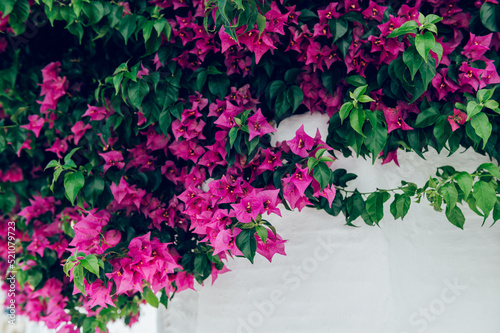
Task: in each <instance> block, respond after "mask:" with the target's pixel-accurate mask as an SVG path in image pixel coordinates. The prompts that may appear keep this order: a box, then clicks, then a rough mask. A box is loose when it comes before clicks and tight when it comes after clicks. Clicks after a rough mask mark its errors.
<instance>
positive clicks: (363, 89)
mask: <svg viewBox="0 0 500 333" xmlns="http://www.w3.org/2000/svg"><path fill="white" fill-rule="evenodd" d="M367 87H368V86H366V85H365V86H360V87H357V88H356V89H354V92H353V94H354V99H358V98H359V96H361V95H364V94H365V92H366V88H367Z"/></svg>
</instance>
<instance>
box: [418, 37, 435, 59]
mask: <svg viewBox="0 0 500 333" xmlns="http://www.w3.org/2000/svg"><path fill="white" fill-rule="evenodd" d="M435 43H436V40H435V39H434V35H433V34H432V32H430V31H426V32H425V33H424V34H423V35H417V36H416V37H415V47H416V49H417V51H418V54H420V56H421V57H422V59H424V60H425V62H427V55H428V54H429V51H430V50H431V49H432V48H433V47H434V44H435Z"/></svg>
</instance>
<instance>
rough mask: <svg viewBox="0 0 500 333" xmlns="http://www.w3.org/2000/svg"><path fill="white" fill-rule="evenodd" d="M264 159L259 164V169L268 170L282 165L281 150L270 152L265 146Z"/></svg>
mask: <svg viewBox="0 0 500 333" xmlns="http://www.w3.org/2000/svg"><path fill="white" fill-rule="evenodd" d="M263 154H264V156H265V159H264V161H263V162H262V163H261V165H260V166H259V170H261V171H265V170H270V171H274V170H276V168H277V167H280V166H282V165H283V163H282V162H281V151H277V152H276V153H274V152H272V151H271V149H269V148H267V149H266V150H264V152H263Z"/></svg>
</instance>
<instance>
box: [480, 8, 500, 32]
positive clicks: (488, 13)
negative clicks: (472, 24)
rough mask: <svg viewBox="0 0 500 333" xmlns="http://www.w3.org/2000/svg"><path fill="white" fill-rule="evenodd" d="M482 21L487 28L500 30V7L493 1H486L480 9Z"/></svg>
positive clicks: (494, 30) (495, 30)
mask: <svg viewBox="0 0 500 333" xmlns="http://www.w3.org/2000/svg"><path fill="white" fill-rule="evenodd" d="M479 16H480V18H481V23H482V24H483V25H484V26H485V27H486V29H488V30H490V31H493V32H500V7H499V6H498V5H495V4H493V3H491V2H484V3H483V5H482V6H481V10H480V11H479Z"/></svg>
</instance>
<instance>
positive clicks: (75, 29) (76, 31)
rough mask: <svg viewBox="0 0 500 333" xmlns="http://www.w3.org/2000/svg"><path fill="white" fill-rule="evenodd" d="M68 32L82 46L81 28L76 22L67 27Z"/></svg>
mask: <svg viewBox="0 0 500 333" xmlns="http://www.w3.org/2000/svg"><path fill="white" fill-rule="evenodd" d="M67 29H68V31H69V32H70V33H72V34H73V35H75V36H76V37H78V43H79V44H82V38H83V27H82V25H81V24H80V23H78V22H73V23H71V24H70V25H69V26H68V27H67Z"/></svg>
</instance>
